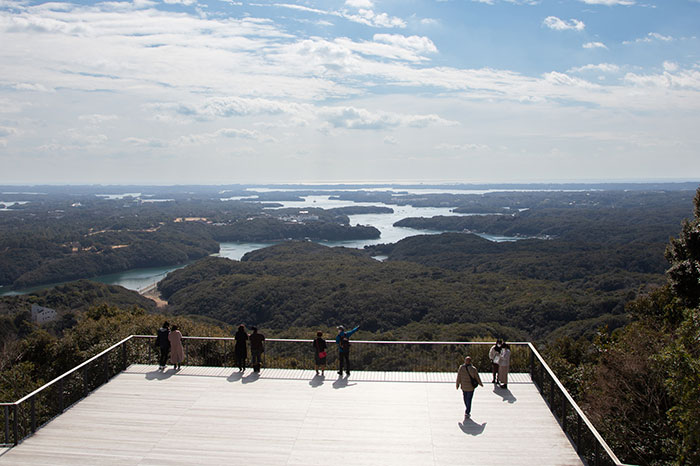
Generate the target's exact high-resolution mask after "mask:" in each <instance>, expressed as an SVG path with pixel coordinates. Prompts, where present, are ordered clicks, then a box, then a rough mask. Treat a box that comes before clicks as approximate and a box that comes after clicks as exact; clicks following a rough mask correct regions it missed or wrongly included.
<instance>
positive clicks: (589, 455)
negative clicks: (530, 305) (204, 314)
mask: <svg viewBox="0 0 700 466" xmlns="http://www.w3.org/2000/svg"><path fill="white" fill-rule="evenodd" d="M154 340H155V336H152V335H131V336H129V337H127V338H125V339H124V340H122V341H120V342H118V343H116V344H115V345H113V346H111V347H109V348H107V349H106V350H104V351H102V352H101V353H99V354H97V355H95V356H93V357H92V358H90V359H88V360H87V361H85V362H83V363H82V364H80V365H79V366H77V367H75V368H73V369H71V370H70V371H68V372H66V373H65V374H63V375H61V376H59V377H57V378H55V379H54V380H52V381H50V382H49V383H47V384H45V385H43V386H42V387H40V388H38V389H37V390H35V391H33V392H32V393H30V394H28V395H26V396H24V397H23V398H21V399H19V400H17V401H15V402H14V403H0V419H2V420H1V421H0V426H2V427H0V428H4V437H3V438H0V446H10V445H17V444H18V443H20V442H21V441H22V440H24V439H25V438H27V437H29V436H30V435H32V434H33V433H34V432H36V430H37V429H39V428H40V427H41V426H43V425H44V424H46V423H48V422H49V421H50V420H51V419H53V418H54V417H56V416H58V415H60V414H61V413H63V411H65V410H66V409H67V408H68V407H70V406H71V405H73V404H75V403H77V402H78V401H80V400H82V399H83V398H85V397H86V396H88V395H89V394H90V393H91V392H92V391H93V390H95V389H97V388H99V387H100V386H102V385H103V384H105V383H107V382H108V381H109V380H110V379H111V378H112V377H113V376H114V375H116V374H118V373H119V372H121V371H123V370H125V369H126V368H127V367H128V366H129V365H130V364H135V363H141V364H156V362H157V359H158V354H157V351H156V350H155V348H154V346H153V343H154ZM492 344H493V343H491V342H456V341H446V342H427V341H367V340H352V346H351V362H352V370H377V371H404V372H454V371H455V370H456V368H457V367H458V366H459V365H460V364H461V363H462V362H463V360H464V356H466V355H470V356H471V357H472V361H473V363H474V365H475V366H476V367H477V368H478V369H480V370H481V371H487V372H490V370H491V361H490V359H489V357H488V351H489V349H490V347H491V346H492ZM509 344H510V347H511V370H512V371H513V372H527V373H529V374H530V377H531V379H532V381H533V383H534V385H535V386H536V387H537V389H538V390H539V392H540V393H541V395H542V397H543V399H544V400H545V402H546V403H547V404H548V406H549V408H550V410H551V412H552V414H553V415H554V417H555V418H556V420H557V421H558V422H559V424H560V425H561V428H562V430H563V431H564V433H565V434H566V435H567V437H568V438H569V440H570V441H571V443H572V445H573V446H574V448H575V449H576V451H577V452H578V454H579V456H580V457H581V458H582V459H583V460H584V461H585V462H586V463H587V464H588V465H591V466H610V465H612V466H628V465H624V464H623V463H621V462H620V460H619V459H618V458H617V456H615V453H614V452H613V451H612V449H611V448H610V447H609V446H608V444H607V443H606V442H605V440H604V439H603V438H602V437H601V436H600V434H599V433H598V431H597V430H596V429H595V427H594V426H593V424H591V422H590V421H589V420H588V418H587V417H586V416H585V414H584V413H583V411H582V410H581V408H579V406H578V404H577V403H576V402H575V401H574V400H573V398H571V396H570V395H569V393H568V392H567V391H566V389H565V388H564V386H563V385H562V384H561V382H560V381H559V379H557V377H556V375H554V372H552V370H551V369H550V367H549V366H548V365H547V363H546V362H545V361H544V359H543V358H542V356H541V355H540V353H539V352H538V351H537V349H536V348H535V347H534V345H532V343H529V342H515V343H509ZM334 345H335V342H334V341H328V350H329V351H328V358H327V367H328V368H332V367H335V365H336V364H337V351H334V349H335V348H334ZM183 346H184V350H185V361H184V365H189V366H210V367H234V366H235V356H234V346H235V340H234V339H233V338H230V337H183ZM263 366H264V367H269V368H289V369H313V368H314V350H313V346H312V340H292V339H274V338H271V339H267V340H265V352H264V353H263ZM329 370H330V369H329Z"/></svg>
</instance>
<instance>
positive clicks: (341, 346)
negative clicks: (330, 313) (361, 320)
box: [335, 325, 360, 377]
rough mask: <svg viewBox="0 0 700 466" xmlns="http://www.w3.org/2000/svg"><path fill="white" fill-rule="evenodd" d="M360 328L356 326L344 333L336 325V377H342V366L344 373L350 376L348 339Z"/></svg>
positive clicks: (339, 326) (343, 330)
mask: <svg viewBox="0 0 700 466" xmlns="http://www.w3.org/2000/svg"><path fill="white" fill-rule="evenodd" d="M358 328H360V326H359V325H358V326H357V327H355V328H354V329H352V330H348V331H347V332H346V331H345V328H344V327H343V326H342V325H338V335H337V336H336V337H335V342H336V344H337V345H338V365H339V366H338V375H343V366H345V373H346V374H347V375H348V377H349V376H350V337H351V336H352V334H353V333H355V332H357V329H358Z"/></svg>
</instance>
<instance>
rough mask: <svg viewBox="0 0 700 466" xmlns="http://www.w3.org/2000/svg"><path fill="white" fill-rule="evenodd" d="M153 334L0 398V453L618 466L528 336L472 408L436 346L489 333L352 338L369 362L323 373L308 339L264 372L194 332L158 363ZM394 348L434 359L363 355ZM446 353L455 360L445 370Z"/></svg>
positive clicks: (473, 350) (43, 459)
mask: <svg viewBox="0 0 700 466" xmlns="http://www.w3.org/2000/svg"><path fill="white" fill-rule="evenodd" d="M149 338H150V337H145V336H132V337H129V338H127V339H126V340H124V341H122V342H120V343H118V344H117V345H114V346H113V347H111V348H109V349H108V350H106V351H104V352H103V353H101V354H99V355H97V356H95V357H94V358H92V359H90V360H89V361H86V362H85V363H83V364H82V365H81V366H78V367H77V368H75V369H73V370H72V371H70V372H68V373H66V374H64V375H63V376H61V377H59V378H57V379H56V380H54V381H52V382H50V383H49V384H47V385H46V386H44V387H42V388H41V389H39V390H37V391H36V392H34V393H32V394H30V395H28V396H27V397H25V398H23V399H21V400H18V401H17V402H15V403H4V404H2V408H3V409H2V410H1V413H2V415H1V416H0V419H1V420H2V421H1V422H2V423H3V424H4V426H5V431H4V440H5V445H6V446H11V445H14V446H12V447H11V448H9V449H7V450H5V451H4V452H3V453H2V454H0V464H12V465H27V466H29V465H32V466H34V465H97V464H100V465H162V464H171V465H193V464H207V465H218V464H221V465H223V464H226V465H229V464H232V463H236V462H245V463H247V464H255V465H297V464H299V465H301V464H304V465H308V464H310V463H313V462H324V461H329V460H332V461H333V462H335V461H336V460H337V461H342V462H343V463H351V464H354V465H404V466H410V465H449V466H453V465H455V464H478V465H498V466H503V465H509V464H511V465H537V466H540V465H581V464H587V463H588V464H601V465H602V464H616V465H619V464H621V463H620V462H619V461H618V460H617V458H615V457H614V454H613V453H612V451H609V448H608V447H607V445H606V444H605V443H604V441H603V440H602V439H601V438H600V437H599V435H598V433H597V432H595V429H593V427H592V426H590V423H589V422H588V420H587V419H585V416H580V415H579V410H578V407H577V406H575V403H574V404H573V405H572V404H571V403H573V400H570V397H568V394H566V393H565V392H561V391H560V390H559V387H560V384H559V382H558V380H556V378H551V377H549V375H548V374H549V373H550V372H551V371H549V368H548V367H547V366H546V364H545V363H544V361H542V360H541V358H540V357H539V354H538V353H537V352H536V350H535V348H534V347H533V346H532V345H530V344H526V343H523V344H519V345H512V344H511V347H512V349H513V356H514V357H513V361H514V368H516V369H522V367H523V365H524V366H527V367H528V368H529V369H530V370H529V371H527V372H525V371H519V372H513V373H511V374H510V377H509V382H508V389H502V388H495V386H494V385H492V384H491V383H489V382H490V381H491V373H490V372H481V378H482V381H483V382H484V387H483V388H482V387H479V388H477V390H476V392H475V395H474V401H473V406H472V416H471V418H470V419H465V418H464V404H463V401H462V396H461V390H459V391H458V390H456V389H455V378H456V373H455V370H454V369H456V367H457V365H456V364H455V363H454V362H453V360H454V359H455V358H453V359H452V360H449V359H448V360H442V359H438V356H439V354H442V353H443V352H444V353H455V356H456V359H460V358H462V357H463V356H464V355H465V354H466V353H469V354H471V355H472V356H473V357H474V359H475V360H476V361H481V360H482V359H483V357H482V353H485V352H487V351H488V347H489V346H490V344H484V343H481V344H478V343H474V344H470V343H459V342H447V343H426V342H383V343H380V342H356V341H353V349H352V353H351V359H352V360H353V362H355V363H356V366H358V369H360V370H357V371H355V370H353V372H352V375H351V376H350V377H340V376H338V375H337V374H336V370H337V369H335V367H336V366H335V364H333V362H332V361H331V362H330V363H329V366H328V368H327V370H326V375H325V377H320V376H316V375H315V373H314V371H313V370H310V369H308V368H305V367H308V366H309V364H310V361H309V360H305V359H303V358H301V359H295V358H293V357H292V356H290V355H291V354H293V353H297V354H301V353H299V350H301V349H306V351H305V352H304V354H306V353H308V352H309V351H308V350H309V348H310V342H309V341H304V340H268V342H267V348H266V354H267V360H266V362H267V365H268V366H278V365H279V364H277V363H280V362H284V363H285V365H286V366H287V367H292V366H301V367H298V368H295V369H291V368H280V367H263V369H262V372H261V373H260V374H256V373H254V372H253V371H252V370H251V369H246V371H245V372H243V373H241V372H239V371H238V369H236V368H232V367H228V366H226V364H217V365H216V366H212V365H200V364H201V363H202V362H204V361H205V360H208V361H210V362H211V361H212V360H213V359H211V358H214V359H216V358H218V357H219V356H221V357H223V361H222V362H226V360H227V354H228V353H227V349H226V345H228V344H229V343H231V342H230V339H211V338H192V337H190V338H189V339H188V340H186V341H187V346H188V360H189V363H190V365H185V366H183V368H182V370H180V371H177V372H176V371H175V370H173V369H172V367H169V368H167V369H166V370H165V371H164V372H161V371H159V370H158V367H157V365H155V364H153V361H152V358H153V357H154V356H155V355H153V354H149V350H148V348H150V346H151V343H150V342H149ZM212 342H214V343H213V344H212ZM206 345H209V347H208V349H207V350H205V349H204V348H205V346H206ZM380 345H384V346H380ZM438 345H439V346H438ZM307 346H308V348H307ZM231 349H232V346H231ZM206 353H209V354H208V355H207V356H205V355H204V354H206ZM212 353H216V354H217V355H216V356H213V355H212ZM394 353H396V354H397V355H398V356H401V355H403V356H404V360H405V361H406V362H407V364H408V363H410V368H416V367H417V368H419V369H420V368H423V367H424V365H422V364H421V363H419V362H418V361H419V360H418V359H416V355H417V354H420V353H426V354H427V359H426V361H432V364H433V365H434V366H435V367H433V370H427V369H426V370H417V371H400V370H391V371H377V370H371V368H369V367H368V366H371V365H372V364H367V359H368V358H367V356H368V355H371V358H369V359H372V361H373V362H374V361H376V360H380V361H382V360H383V361H385V362H386V361H390V360H394V359H395V356H394ZM330 355H332V352H331V353H329V356H330ZM231 356H232V355H231ZM424 356H425V355H424ZM300 357H301V356H300ZM193 363H194V364H193ZM195 364H196V365H195ZM443 365H445V366H450V367H453V370H451V371H446V370H438V369H440V367H437V366H443ZM407 367H409V366H407ZM552 376H553V375H552ZM547 385H549V387H547ZM562 389H563V387H562ZM558 408H560V409H561V410H562V411H561V413H560V415H557V414H556V412H557V409H558ZM581 414H582V413H581ZM562 415H563V416H562ZM0 425H1V424H0ZM42 425H43V426H42ZM590 429H593V430H592V431H591V430H590ZM0 440H2V439H0ZM601 442H602V443H601ZM577 450H578V451H577Z"/></svg>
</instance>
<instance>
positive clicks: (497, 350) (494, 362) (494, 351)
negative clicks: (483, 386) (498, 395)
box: [489, 338, 503, 384]
mask: <svg viewBox="0 0 700 466" xmlns="http://www.w3.org/2000/svg"><path fill="white" fill-rule="evenodd" d="M501 345H503V340H501V339H500V338H499V339H498V340H496V344H495V345H493V346H492V347H491V349H490V350H489V359H490V360H491V372H492V373H493V380H492V381H491V383H495V384H497V383H498V360H499V359H500V357H501Z"/></svg>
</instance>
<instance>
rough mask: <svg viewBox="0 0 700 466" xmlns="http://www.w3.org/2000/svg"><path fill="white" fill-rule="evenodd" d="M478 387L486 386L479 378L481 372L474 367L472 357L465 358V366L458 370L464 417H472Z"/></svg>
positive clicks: (458, 386) (458, 387) (458, 383)
mask: <svg viewBox="0 0 700 466" xmlns="http://www.w3.org/2000/svg"><path fill="white" fill-rule="evenodd" d="M477 385H480V386H482V387H483V386H484V384H483V383H481V377H479V371H478V370H476V367H474V366H473V365H472V358H471V356H467V357H465V358H464V364H462V365H461V366H459V369H458V370H457V390H459V389H460V388H461V389H462V397H463V399H464V408H465V409H464V417H465V418H469V417H471V412H472V400H473V398H474V390H475V389H476V387H477Z"/></svg>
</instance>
